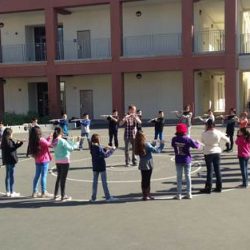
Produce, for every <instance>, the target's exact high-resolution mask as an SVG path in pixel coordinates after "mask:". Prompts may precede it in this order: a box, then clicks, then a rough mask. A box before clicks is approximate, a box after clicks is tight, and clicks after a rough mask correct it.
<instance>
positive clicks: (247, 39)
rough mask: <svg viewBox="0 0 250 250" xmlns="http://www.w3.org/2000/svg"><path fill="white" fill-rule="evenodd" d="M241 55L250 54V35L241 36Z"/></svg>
mask: <svg viewBox="0 0 250 250" xmlns="http://www.w3.org/2000/svg"><path fill="white" fill-rule="evenodd" d="M240 54H250V33H246V34H240Z"/></svg>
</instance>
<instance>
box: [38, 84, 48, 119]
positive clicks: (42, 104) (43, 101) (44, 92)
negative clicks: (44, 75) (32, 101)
mask: <svg viewBox="0 0 250 250" xmlns="http://www.w3.org/2000/svg"><path fill="white" fill-rule="evenodd" d="M37 99H38V108H37V110H38V114H39V116H47V115H48V113H49V110H48V103H49V102H48V83H40V82H39V83H37Z"/></svg>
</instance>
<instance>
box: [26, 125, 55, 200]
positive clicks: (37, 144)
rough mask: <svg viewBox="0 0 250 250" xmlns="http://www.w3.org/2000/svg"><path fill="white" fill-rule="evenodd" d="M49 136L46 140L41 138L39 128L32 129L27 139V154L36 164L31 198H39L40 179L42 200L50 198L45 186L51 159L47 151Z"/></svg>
mask: <svg viewBox="0 0 250 250" xmlns="http://www.w3.org/2000/svg"><path fill="white" fill-rule="evenodd" d="M51 138H52V137H51V136H50V137H48V138H47V139H45V138H43V137H42V131H41V129H40V128H39V127H33V128H32V129H31V131H30V137H29V154H31V155H32V156H33V157H34V158H35V163H36V173H35V177H34V180H33V194H32V197H33V198H37V197H38V196H40V194H39V193H38V181H39V179H40V177H41V189H42V195H41V197H42V198H50V197H51V194H49V193H48V192H47V190H46V184H47V174H48V167H49V162H50V161H51V159H52V157H51V154H50V151H49V147H50V146H51Z"/></svg>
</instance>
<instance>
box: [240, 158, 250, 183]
mask: <svg viewBox="0 0 250 250" xmlns="http://www.w3.org/2000/svg"><path fill="white" fill-rule="evenodd" d="M248 160H249V158H244V157H239V162H240V170H241V175H242V185H243V186H244V187H247V186H248Z"/></svg>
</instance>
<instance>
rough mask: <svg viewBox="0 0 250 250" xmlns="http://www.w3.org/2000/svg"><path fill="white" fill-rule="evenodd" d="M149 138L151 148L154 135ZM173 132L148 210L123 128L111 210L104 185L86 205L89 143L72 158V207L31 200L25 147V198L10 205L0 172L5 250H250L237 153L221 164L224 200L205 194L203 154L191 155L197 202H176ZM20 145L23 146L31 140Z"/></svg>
mask: <svg viewBox="0 0 250 250" xmlns="http://www.w3.org/2000/svg"><path fill="white" fill-rule="evenodd" d="M219 129H221V130H222V131H223V130H225V128H221V127H220V128H219ZM203 130H204V127H203V126H194V127H193V128H192V137H193V138H194V139H200V137H201V133H202V131H203ZM144 131H145V133H146V135H147V138H148V140H149V141H151V140H152V138H153V132H154V129H153V128H152V127H149V128H145V129H144ZM174 131H175V127H174V126H166V127H165V130H164V134H165V139H166V145H165V148H164V151H163V152H162V153H161V154H155V155H154V163H155V168H154V171H153V175H152V182H151V189H152V193H153V195H154V196H155V198H156V199H155V200H154V201H146V202H143V201H141V189H140V172H139V170H138V168H137V167H132V166H131V167H129V168H125V166H124V151H123V140H122V137H123V128H121V129H120V133H119V139H120V140H119V142H120V147H119V149H117V150H116V152H115V153H114V155H112V156H111V157H110V158H108V159H107V165H108V167H107V174H108V182H109V189H110V192H111V194H112V195H113V196H115V197H117V198H119V200H118V201H116V202H113V203H107V202H105V200H104V198H103V190H102V186H101V183H100V184H99V187H98V201H97V202H96V203H94V204H92V203H89V202H88V200H89V199H90V196H91V184H92V169H91V158H90V153H89V150H87V144H86V142H85V144H84V147H85V149H84V150H83V151H74V152H73V153H72V155H71V159H72V163H71V167H70V171H69V174H68V180H67V184H66V193H67V194H68V195H70V196H72V201H68V202H61V201H54V200H51V199H41V198H38V199H32V198H31V193H32V180H33V177H34V171H35V167H34V160H33V158H26V157H25V152H26V147H27V144H24V145H23V146H22V148H20V150H19V151H18V152H19V163H18V164H17V166H16V169H15V171H16V172H15V191H16V192H20V193H21V196H20V197H19V198H6V197H4V192H5V190H4V189H5V188H4V177H5V167H2V168H1V169H0V223H1V227H0V242H1V243H0V244H1V245H0V249H3V250H9V249H11V250H13V249H39V250H40V249H76V250H77V249H94V250H96V249H104V250H106V249H107V250H110V249H115V250H116V249H119V250H123V249H124V250H125V249H126V250H127V249H129V250H130V249H139V250H140V249H146V250H151V249H164V250H166V249H168V250H172V249H173V250H174V249H177V250H182V249H190V250H191V249H192V250H194V249H202V250H203V249H204V250H206V249H216V250H218V249H232V250H234V249H240V250H247V249H250V236H249V226H250V218H249V216H248V212H249V208H250V193H249V189H240V188H238V185H239V184H241V174H240V168H239V163H238V159H237V149H236V147H235V148H234V152H232V153H223V154H222V157H221V158H222V160H221V169H222V177H223V193H212V194H210V195H207V194H200V193H199V190H200V189H201V188H203V187H204V182H205V176H206V168H205V166H204V159H203V155H202V151H198V150H193V151H192V153H193V156H194V161H193V167H192V184H193V194H194V197H193V199H192V200H181V201H177V200H173V197H174V195H175V192H176V172H175V165H174V161H173V160H174V159H173V156H174V154H173V150H172V148H171V146H170V141H171V138H172V136H173V135H174ZM94 132H97V133H99V134H101V140H102V144H104V145H106V144H107V140H108V137H107V135H108V132H107V129H96V130H92V131H91V133H94ZM48 133H49V131H45V132H44V134H45V135H47V134H48ZM79 133H80V132H79V131H77V130H74V131H72V132H71V134H72V135H79ZM15 137H17V138H20V139H24V138H26V137H27V134H25V133H23V134H16V135H15ZM222 147H224V145H222ZM54 165H55V164H54V163H53V162H51V164H50V169H51V170H50V173H49V175H48V184H47V187H48V188H47V189H48V191H49V192H50V193H53V190H54V185H55V180H56V171H53V168H54Z"/></svg>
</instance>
